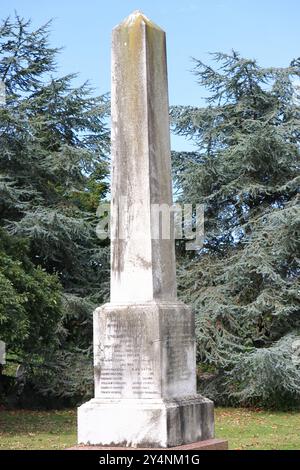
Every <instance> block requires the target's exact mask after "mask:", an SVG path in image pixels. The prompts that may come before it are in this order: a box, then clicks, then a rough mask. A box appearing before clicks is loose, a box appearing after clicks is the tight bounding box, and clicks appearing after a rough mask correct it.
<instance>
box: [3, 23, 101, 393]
mask: <svg viewBox="0 0 300 470" xmlns="http://www.w3.org/2000/svg"><path fill="white" fill-rule="evenodd" d="M50 26H51V23H47V24H46V25H44V26H42V27H40V28H38V29H36V30H34V29H33V28H32V27H31V23H30V21H25V20H24V19H23V18H20V17H19V16H16V17H15V19H10V18H8V19H6V20H4V21H3V23H2V25H1V26H0V81H1V84H2V90H3V89H4V90H5V101H4V100H3V99H2V104H0V195H1V200H0V223H1V226H2V229H3V230H4V231H6V233H9V234H10V236H12V237H17V238H18V239H20V238H21V239H24V240H27V246H28V251H27V254H26V256H28V257H29V259H30V262H31V263H32V264H33V266H36V270H37V271H36V272H38V271H39V270H41V269H42V270H43V271H44V272H45V274H46V273H48V274H49V276H50V277H51V276H53V275H54V276H56V277H58V278H59V281H60V284H61V286H62V290H63V293H62V297H61V308H60V313H61V315H60V320H59V321H58V322H57V325H56V331H57V342H58V347H57V349H56V352H55V354H54V353H53V350H49V354H48V357H47V353H46V352H45V355H44V356H43V360H44V362H45V364H47V366H46V365H45V368H44V369H41V368H40V367H39V368H38V371H39V372H38V373H39V381H36V382H37V383H39V384H40V385H41V386H42V384H43V380H42V379H41V371H42V372H45V382H44V385H45V387H44V391H47V393H51V392H53V393H54V394H56V393H57V390H56V389H57V388H59V391H60V393H61V394H67V395H70V394H71V392H70V390H71V389H72V390H75V389H76V383H72V384H71V381H72V374H71V372H70V369H68V366H70V365H71V363H72V361H73V362H74V363H75V362H76V361H77V362H80V361H81V360H83V361H88V363H89V364H90V361H91V354H90V352H91V341H92V331H91V318H92V311H93V309H94V307H95V305H98V304H99V303H102V302H103V300H104V298H105V295H106V294H107V290H108V275H107V274H108V267H107V266H108V260H107V254H108V253H107V252H108V248H107V246H106V244H105V243H104V242H100V241H99V240H98V239H97V237H96V231H95V226H96V222H97V221H96V208H97V204H98V203H99V202H100V200H101V199H103V198H105V195H106V192H107V183H106V176H107V171H108V162H107V156H108V152H109V134H108V129H107V127H106V123H105V122H106V121H105V119H106V116H107V114H108V99H107V97H106V96H102V97H94V96H93V92H92V89H91V88H90V87H89V85H88V83H85V84H83V85H82V86H78V87H74V85H73V81H74V78H75V75H67V76H63V77H59V76H58V75H57V71H56V58H57V54H58V53H59V52H60V51H59V49H57V48H53V47H51V46H50V42H49V30H50ZM3 233H4V232H3ZM49 279H50V278H49ZM40 308H41V309H42V304H41V306H40ZM31 314H32V312H30V310H28V311H27V315H28V318H29V317H30V315H31ZM41 315H42V313H41ZM50 352H51V354H50ZM70 355H72V360H69V361H67V360H65V357H68V358H69V357H70ZM49 364H51V367H52V368H53V370H54V371H55V373H52V372H51V370H52V369H51V367H50V366H49ZM67 369H68V370H67ZM58 370H59V371H60V372H59V373H58ZM36 372H37V370H35V371H34V373H36ZM58 377H59V380H62V377H65V382H64V386H63V385H62V383H61V382H60V385H59V387H56V385H55V380H56V379H58ZM69 377H70V380H69ZM73 379H74V380H76V379H77V381H78V380H79V379H78V377H77V378H76V377H74V376H73ZM55 387H56V388H55ZM68 387H69V388H68ZM40 388H41V387H40Z"/></svg>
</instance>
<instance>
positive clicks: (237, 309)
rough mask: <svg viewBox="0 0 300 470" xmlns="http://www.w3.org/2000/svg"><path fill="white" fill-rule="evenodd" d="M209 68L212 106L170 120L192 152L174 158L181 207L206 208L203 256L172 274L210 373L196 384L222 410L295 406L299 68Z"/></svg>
mask: <svg viewBox="0 0 300 470" xmlns="http://www.w3.org/2000/svg"><path fill="white" fill-rule="evenodd" d="M214 59H215V60H216V61H217V63H218V68H216V69H215V68H213V67H212V66H206V65H204V64H203V63H202V62H200V61H196V67H195V74H196V76H197V79H198V81H199V84H200V85H201V86H204V87H205V88H207V89H208V90H209V92H210V96H209V98H208V106H207V107H204V108H195V107H183V106H180V107H174V108H173V109H172V119H173V126H174V130H175V132H177V133H178V134H181V135H185V136H188V137H190V138H192V139H193V140H194V142H195V147H196V150H195V152H193V153H182V154H178V153H177V154H176V153H174V155H173V156H174V171H175V180H176V184H177V187H178V188H179V189H180V191H181V199H182V200H183V201H185V202H189V203H190V202H193V203H203V204H205V241H204V246H203V249H202V250H200V251H199V252H197V253H195V254H194V255H189V256H183V255H182V254H181V260H180V266H179V288H180V292H181V295H182V297H183V298H184V299H185V300H186V301H187V302H191V303H192V304H193V306H194V308H195V312H196V333H197V338H198V359H199V362H200V363H204V364H208V365H209V367H210V369H211V370H212V371H213V373H212V374H209V380H206V379H205V377H206V378H207V376H205V375H204V376H203V377H202V379H201V377H200V384H201V387H202V390H203V392H204V393H207V394H208V395H209V396H211V397H212V398H214V399H215V400H216V401H217V402H220V403H231V404H232V403H241V404H260V405H268V406H279V405H282V404H283V403H284V402H286V401H287V400H288V401H289V403H294V404H296V403H297V404H299V402H300V369H299V365H297V364H296V363H295V362H293V361H292V355H293V353H294V352H293V351H294V349H293V348H294V345H295V341H296V340H297V338H298V339H299V338H300V308H299V306H300V302H299V245H300V244H299V230H300V210H299V194H298V192H299V182H300V176H299V137H300V133H299V123H300V122H299V117H300V113H299V111H300V110H299V96H298V95H297V87H296V84H297V79H298V77H299V74H300V71H299V66H298V65H297V63H296V62H295V63H294V65H291V66H290V67H287V68H281V69H278V68H277V69H275V68H268V69H264V68H261V67H259V66H258V65H257V64H256V62H255V61H253V60H246V59H243V58H241V57H240V56H239V55H238V54H237V53H235V52H233V53H232V54H231V55H226V54H215V55H214Z"/></svg>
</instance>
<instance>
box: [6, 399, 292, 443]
mask: <svg viewBox="0 0 300 470" xmlns="http://www.w3.org/2000/svg"><path fill="white" fill-rule="evenodd" d="M299 428H300V412H271V411H253V410H245V409H239V408H238V409H230V408H217V409H216V436H217V437H222V438H223V439H227V440H228V441H229V448H230V449H247V450H248V449H249V450H252V449H299V448H300V436H299ZM75 443H76V411H75V410H64V411H47V412H39V411H24V410H21V411H3V410H0V449H15V450H17V449H20V450H22V449H23V450H24V449H27V450H29V449H49V450H55V449H64V448H67V447H72V446H73V445H74V444H75Z"/></svg>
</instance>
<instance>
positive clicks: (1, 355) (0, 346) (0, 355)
mask: <svg viewBox="0 0 300 470" xmlns="http://www.w3.org/2000/svg"><path fill="white" fill-rule="evenodd" d="M5 346H6V345H5V343H4V341H0V364H2V365H4V364H5V352H6V347H5Z"/></svg>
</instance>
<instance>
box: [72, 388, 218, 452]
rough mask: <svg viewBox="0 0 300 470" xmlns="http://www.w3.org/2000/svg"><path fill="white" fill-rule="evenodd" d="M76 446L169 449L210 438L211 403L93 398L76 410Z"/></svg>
mask: <svg viewBox="0 0 300 470" xmlns="http://www.w3.org/2000/svg"><path fill="white" fill-rule="evenodd" d="M78 420H79V427H78V443H85V444H90V445H95V444H99V443H101V444H102V445H109V446H114V445H115V446H125V447H170V446H176V445H181V444H187V443H191V442H195V441H199V440H206V439H210V438H212V437H213V436H214V422H213V403H212V402H211V401H210V400H207V399H206V398H203V397H201V396H199V395H196V396H189V397H187V398H181V399H170V400H159V399H156V400H155V399H151V400H147V399H121V400H101V399H98V398H95V399H93V400H91V401H89V402H88V403H85V404H84V405H82V406H81V407H80V408H79V414H78Z"/></svg>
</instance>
